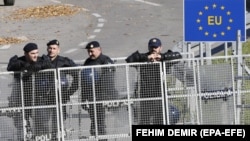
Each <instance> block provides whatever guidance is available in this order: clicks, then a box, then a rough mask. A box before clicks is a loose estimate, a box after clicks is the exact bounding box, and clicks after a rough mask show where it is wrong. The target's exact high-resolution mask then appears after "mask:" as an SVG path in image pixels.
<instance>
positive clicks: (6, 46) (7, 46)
mask: <svg viewBox="0 0 250 141" xmlns="http://www.w3.org/2000/svg"><path fill="white" fill-rule="evenodd" d="M9 48H10V45H3V46H2V47H0V49H9Z"/></svg>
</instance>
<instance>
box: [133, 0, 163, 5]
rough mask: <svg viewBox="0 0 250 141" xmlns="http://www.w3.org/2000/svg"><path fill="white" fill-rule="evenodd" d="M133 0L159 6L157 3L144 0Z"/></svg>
mask: <svg viewBox="0 0 250 141" xmlns="http://www.w3.org/2000/svg"><path fill="white" fill-rule="evenodd" d="M135 1H137V2H142V3H145V4H149V5H153V6H161V5H160V4H158V3H153V2H148V1H145V0H135Z"/></svg>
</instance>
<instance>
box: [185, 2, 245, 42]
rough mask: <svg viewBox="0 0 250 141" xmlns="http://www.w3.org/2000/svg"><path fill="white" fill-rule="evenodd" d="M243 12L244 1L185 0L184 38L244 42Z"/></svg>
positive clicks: (194, 40) (187, 39)
mask: <svg viewBox="0 0 250 141" xmlns="http://www.w3.org/2000/svg"><path fill="white" fill-rule="evenodd" d="M245 12H246V6H245V0H184V41H186V42H191V41H193V42H196V41H197V42H200V41H236V40H237V32H238V31H240V35H241V37H240V40H241V41H245V40H246V28H245V27H246V22H245V21H246V20H245Z"/></svg>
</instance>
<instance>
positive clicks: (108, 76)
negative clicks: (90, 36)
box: [81, 41, 117, 141]
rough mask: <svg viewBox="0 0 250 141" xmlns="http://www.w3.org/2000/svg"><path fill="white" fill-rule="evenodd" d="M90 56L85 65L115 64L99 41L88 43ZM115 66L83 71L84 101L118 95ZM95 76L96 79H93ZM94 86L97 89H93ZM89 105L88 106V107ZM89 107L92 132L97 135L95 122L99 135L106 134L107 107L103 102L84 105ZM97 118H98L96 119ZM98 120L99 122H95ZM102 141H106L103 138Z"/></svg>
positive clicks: (106, 98) (82, 87)
mask: <svg viewBox="0 0 250 141" xmlns="http://www.w3.org/2000/svg"><path fill="white" fill-rule="evenodd" d="M86 49H87V52H88V55H89V57H88V58H87V59H86V61H85V62H84V66H92V65H105V64H114V62H113V60H112V59H111V58H110V57H109V56H107V55H104V54H103V53H102V48H101V46H100V44H99V42H98V41H91V42H89V43H88V44H87V45H86ZM114 71H115V68H114V67H101V68H93V67H90V68H87V69H83V71H82V81H81V82H82V83H81V91H82V100H83V102H85V101H89V102H93V101H94V102H95V101H102V100H111V99H115V98H116V97H117V91H116V90H115V86H114ZM93 78H94V79H93ZM93 87H94V88H95V89H93ZM86 107H88V108H86ZM83 108H84V109H87V111H88V113H89V115H90V120H91V127H90V134H91V135H92V136H96V135H97V134H96V130H95V124H97V131H98V135H104V134H106V129H105V126H106V125H105V107H104V105H103V104H102V103H98V104H89V106H86V105H83ZM95 112H96V115H97V117H95ZM95 118H97V119H96V120H95ZM95 121H97V123H96V122H95ZM102 141H106V139H103V140H102Z"/></svg>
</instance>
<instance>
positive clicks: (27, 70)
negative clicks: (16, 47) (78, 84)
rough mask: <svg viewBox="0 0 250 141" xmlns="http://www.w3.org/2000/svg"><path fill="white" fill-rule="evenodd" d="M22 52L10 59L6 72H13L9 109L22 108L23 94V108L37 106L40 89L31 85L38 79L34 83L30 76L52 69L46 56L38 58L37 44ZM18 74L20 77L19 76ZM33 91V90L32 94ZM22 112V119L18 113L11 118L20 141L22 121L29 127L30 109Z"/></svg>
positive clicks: (30, 45)
mask: <svg viewBox="0 0 250 141" xmlns="http://www.w3.org/2000/svg"><path fill="white" fill-rule="evenodd" d="M23 50H24V55H23V56H21V57H18V56H17V55H15V56H13V57H11V58H10V60H9V63H8V67H7V70H8V71H15V74H14V86H13V91H12V94H11V96H10V97H9V100H10V101H9V105H10V107H22V98H21V94H23V98H24V103H23V104H24V106H33V103H35V105H37V104H36V103H37V100H38V97H39V93H38V92H39V91H40V90H41V89H39V88H37V83H35V85H33V84H34V82H36V81H39V80H40V77H39V75H35V81H34V80H33V79H32V74H33V73H35V72H38V71H40V70H43V69H49V68H52V64H51V63H50V60H49V58H48V57H47V56H46V55H43V56H42V57H40V56H39V52H38V46H37V44H35V43H28V44H26V45H25V46H24V48H23ZM20 72H21V73H22V75H20V74H21V73H20ZM21 80H22V81H23V83H22V84H23V85H22V87H23V93H22V92H21V83H20V81H21ZM33 86H34V87H33ZM33 89H35V91H34V92H33ZM24 112H25V117H24V119H23V118H22V114H21V113H18V114H16V115H15V116H14V117H13V119H14V125H15V126H16V128H17V138H18V140H20V141H22V140H24V136H23V120H26V122H27V126H30V123H29V119H30V117H31V109H26V110H25V111H24ZM35 116H36V115H35ZM38 116H41V115H38ZM41 118H42V117H41ZM40 124H41V123H40ZM29 128H30V127H29Z"/></svg>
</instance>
